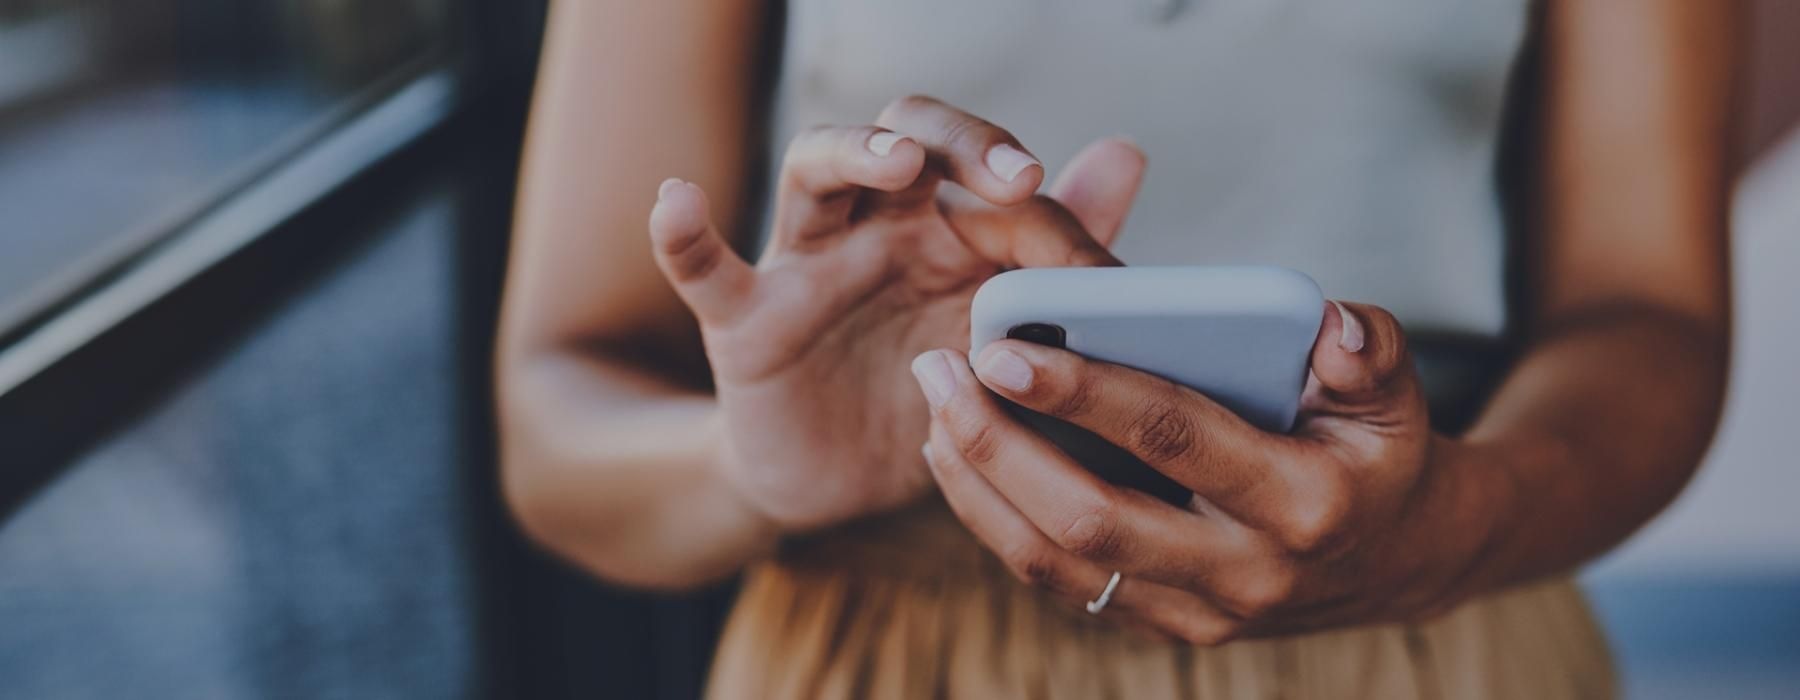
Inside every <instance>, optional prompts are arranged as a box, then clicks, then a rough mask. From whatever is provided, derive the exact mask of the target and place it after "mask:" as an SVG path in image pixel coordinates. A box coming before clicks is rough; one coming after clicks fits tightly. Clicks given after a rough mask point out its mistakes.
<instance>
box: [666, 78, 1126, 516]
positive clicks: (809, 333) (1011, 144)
mask: <svg viewBox="0 0 1800 700" xmlns="http://www.w3.org/2000/svg"><path fill="white" fill-rule="evenodd" d="M1143 167H1144V159H1143V155H1142V154H1141V153H1139V152H1138V151H1137V150H1136V149H1135V147H1133V146H1131V145H1129V144H1128V143H1125V142H1123V141H1118V140H1106V141H1101V142H1098V143H1096V144H1094V145H1093V146H1090V147H1089V148H1088V149H1087V150H1085V151H1083V152H1082V154H1081V155H1078V156H1077V157H1076V158H1075V160H1074V161H1073V162H1072V163H1071V164H1070V165H1069V166H1068V169H1067V171H1066V172H1065V173H1064V174H1063V176H1062V177H1061V178H1060V179H1059V180H1058V182H1057V184H1056V185H1054V186H1052V188H1051V189H1050V195H1049V196H1039V195H1036V194H1035V192H1036V191H1037V189H1038V186H1039V184H1040V183H1041V182H1042V181H1043V178H1044V170H1043V166H1042V165H1040V164H1039V163H1038V162H1037V160H1036V159H1035V158H1033V157H1032V156H1030V155H1029V154H1028V153H1027V152H1026V151H1025V149H1024V147H1023V146H1021V145H1020V144H1019V142H1018V141H1017V140H1016V139H1014V138H1013V136H1012V135H1011V134H1009V133H1007V132H1006V131H1005V130H1002V129H1000V128H999V127H996V126H994V125H993V124H989V123H988V122H985V121H983V120H981V119H978V118H976V117H973V116H971V115H968V114H966V113H963V112H961V111H958V110H956V109H954V108H952V107H949V106H948V105H945V104H943V103H940V102H938V101H936V100H932V99H929V98H922V97H910V98H905V99H902V100H899V101H897V102H895V103H893V104H892V105H891V106H889V107H888V108H887V109H886V110H884V111H883V112H882V114H881V116H880V118H879V119H878V120H877V122H876V124H875V125H873V126H860V127H829V128H818V129H814V130H811V131H808V132H806V133H804V134H801V135H800V136H799V137H797V138H796V139H795V140H794V141H793V143H792V144H791V145H790V146H789V148H788V151H787V156H786V159H785V161H784V164H783V167H782V172H781V175H780V179H779V182H778V191H777V201H776V211H775V230H774V231H773V233H772V236H771V239H770V242H769V244H768V247H767V249H766V250H765V251H764V253H763V255H762V258H761V259H760V260H759V261H758V262H757V264H756V266H755V267H754V268H752V267H751V266H750V265H748V264H747V263H745V261H744V260H742V259H740V258H739V257H738V256H737V255H736V254H735V253H734V252H733V251H732V250H731V249H730V248H729V247H727V245H726V244H725V241H724V239H723V238H721V236H720V235H719V233H718V231H717V229H716V228H714V226H713V224H712V223H711V221H710V215H709V213H708V203H707V200H706V197H705V195H704V193H702V192H701V191H700V189H699V188H698V187H696V186H694V185H692V184H689V183H684V182H682V181H679V180H670V181H668V182H665V183H664V184H663V186H662V188H661V191H660V192H659V195H658V202H657V205H656V208H655V210H654V211H653V213H652V214H651V219H650V232H651V237H652V239H653V243H654V249H655V253H656V260H657V263H658V265H659V266H660V267H661V268H662V270H663V272H664V274H665V276H667V277H668V279H669V280H670V282H671V283H672V284H673V285H674V287H675V290H676V292H677V293H678V294H679V295H680V296H681V298H682V300H683V301H684V302H686V303H687V305H688V306H689V307H690V308H691V309H692V310H693V312H694V315H695V317H696V318H697V319H698V320H699V323H700V329H701V334H702V337H703V339H704V341H705V345H706V353H707V357H708V359H709V361H710V363H711V367H712V371H713V377H714V382H715V389H716V392H717V396H718V401H719V406H720V414H721V420H722V423H723V425H722V428H723V444H722V446H721V450H720V455H719V467H720V469H721V472H722V474H723V476H724V478H725V479H726V480H727V481H729V482H730V483H731V484H733V485H734V486H735V487H736V489H737V491H738V492H739V493H740V494H741V495H742V496H744V497H745V499H746V500H747V501H748V503H749V504H751V506H752V507H753V508H755V509H756V510H758V511H760V512H761V513H762V514H764V515H766V516H768V518H769V519H771V520H772V521H774V523H775V524H776V525H777V526H779V527H781V528H783V529H788V530H793V529H803V528H813V527H818V526H822V525H826V524H830V523H833V522H837V521H841V520H845V519H848V518H851V517H854V516H857V515H861V514H865V513H870V512H874V511H879V510H883V509H887V508H891V507H894V506H898V505H900V504H903V503H905V502H907V501H909V500H911V499H913V498H914V497H916V496H918V495H919V494H921V493H923V492H925V491H926V490H928V489H929V487H930V484H931V479H930V477H929V476H928V475H927V473H926V469H925V466H924V463H923V461H922V460H921V459H920V458H919V457H918V453H917V451H916V447H915V446H916V445H918V444H920V442H922V441H923V440H925V438H926V436H927V433H926V415H925V412H924V410H923V408H924V406H923V404H922V403H921V402H920V400H919V397H918V394H917V391H916V390H915V389H914V388H913V387H912V386H910V381H909V380H908V378H907V372H906V365H907V362H908V360H910V359H911V358H912V357H913V356H914V355H916V354H917V353H918V352H919V351H921V350H924V349H926V348H931V347H941V346H945V345H966V344H967V342H968V327H969V321H968V306H969V299H970V297H971V296H972V295H973V294H974V291H975V289H976V288H977V287H978V286H980V284H981V283H982V282H983V281H985V280H987V278H989V277H991V276H993V275H994V274H996V273H998V272H999V271H1000V270H1002V269H1004V268H1006V267H1023V266H1055V265H1113V264H1117V260H1116V259H1114V258H1113V257H1112V255H1110V254H1109V253H1107V252H1106V249H1105V242H1106V241H1108V240H1110V239H1111V237H1112V236H1113V234H1114V233H1115V232H1116V231H1117V230H1118V228H1119V226H1120V224H1121V223H1122V222H1123V220H1124V217H1125V214H1126V211H1127V210H1128V209H1129V207H1130V203H1131V199H1132V197H1133V196H1135V194H1136V190H1137V185H1138V183H1139V181H1140V180H1141V178H1142V174H1143ZM946 180H947V181H949V182H952V183H955V184H956V185H959V186H960V189H946V188H940V187H939V185H940V183H941V182H943V181H946ZM971 195H972V196H971Z"/></svg>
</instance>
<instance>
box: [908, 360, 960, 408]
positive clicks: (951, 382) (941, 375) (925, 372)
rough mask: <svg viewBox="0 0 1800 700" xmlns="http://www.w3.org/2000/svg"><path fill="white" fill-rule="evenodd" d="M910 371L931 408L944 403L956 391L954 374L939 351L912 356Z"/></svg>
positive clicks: (947, 361)
mask: <svg viewBox="0 0 1800 700" xmlns="http://www.w3.org/2000/svg"><path fill="white" fill-rule="evenodd" d="M912 373H913V377H914V378H916V379H918V380H919V389H920V390H921V391H923V392H925V400H926V401H927V402H929V403H930V404H931V407H932V408H937V407H939V406H942V405H944V402H945V401H949V400H950V394H952V393H954V392H955V391H956V375H954V374H952V373H951V372H950V361H949V360H946V359H944V353H943V352H941V351H937V350H933V351H931V352H927V353H925V354H923V355H920V356H918V357H915V358H913V363H912Z"/></svg>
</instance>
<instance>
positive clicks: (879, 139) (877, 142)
mask: <svg viewBox="0 0 1800 700" xmlns="http://www.w3.org/2000/svg"><path fill="white" fill-rule="evenodd" d="M904 138H906V137H905V136H901V135H899V134H896V133H894V132H892V131H877V132H875V135H874V136H870V137H869V143H868V146H869V152H870V153H873V154H875V155H878V156H885V155H887V154H889V153H893V152H894V144H896V143H900V140H901V139H904Z"/></svg>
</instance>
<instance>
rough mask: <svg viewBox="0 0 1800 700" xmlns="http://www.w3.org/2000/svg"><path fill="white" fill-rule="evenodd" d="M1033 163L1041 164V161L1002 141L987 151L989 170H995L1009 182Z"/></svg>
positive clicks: (1001, 177)
mask: <svg viewBox="0 0 1800 700" xmlns="http://www.w3.org/2000/svg"><path fill="white" fill-rule="evenodd" d="M1033 165H1040V163H1038V161H1037V159H1036V158H1033V157H1031V156H1029V155H1026V154H1025V152H1024V151H1021V150H1019V149H1017V148H1013V147H1012V145H1011V144H1005V143H1002V144H999V145H996V146H994V147H993V148H990V149H988V152H987V166H988V170H992V171H994V174H995V175H998V176H999V177H1000V179H1002V180H1005V181H1007V182H1012V181H1013V180H1014V179H1016V178H1018V177H1019V173H1022V172H1025V169H1026V168H1029V167H1031V166H1033Z"/></svg>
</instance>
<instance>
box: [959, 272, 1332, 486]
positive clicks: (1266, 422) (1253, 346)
mask: <svg viewBox="0 0 1800 700" xmlns="http://www.w3.org/2000/svg"><path fill="white" fill-rule="evenodd" d="M1324 309H1325V299H1324V295H1323V294H1321V293H1320V291H1319V285H1318V284H1317V283H1315V282H1313V280H1312V278H1310V277H1307V276H1306V275H1305V274H1302V273H1300V272H1296V271H1294V270H1289V269H1286V268H1280V267H1269V266H1243V267H1237V266H1231V267H1225V266H1220V267H1059V268H1032V269H1025V270H1013V271H1010V272H1006V273H1002V274H1000V275H997V276H995V277H994V278H993V279H990V280H988V281H987V283H986V284H983V285H982V286H981V289H980V290H978V291H976V293H975V299H974V301H973V304H972V308H971V309H970V311H969V317H970V330H969V342H970V352H969V356H970V357H971V358H973V357H976V356H977V355H979V353H980V352H981V349H982V348H983V347H985V346H986V345H987V344H988V343H991V342H994V341H996V340H1000V339H1002V338H1006V337H1008V334H1009V333H1010V332H1012V331H1014V329H1021V328H1027V327H1030V326H1033V325H1041V324H1050V325H1052V326H1056V327H1060V328H1061V330H1062V336H1063V339H1062V345H1063V347H1066V348H1067V349H1069V350H1070V351H1073V352H1076V353H1079V354H1081V355H1083V356H1085V357H1088V358H1091V359H1095V360H1102V361H1105V362H1111V363H1114V364H1119V365H1124V366H1127V367H1131V368H1134V369H1138V370H1142V371H1145V372H1148V373H1151V374H1154V375H1157V376H1159V377H1162V378H1164V379H1168V380H1170V381H1173V382H1176V383H1178V384H1182V385H1185V386H1187V387H1189V388H1192V389H1195V390H1197V391H1199V392H1200V393H1202V394H1205V395H1207V396H1208V397H1211V398H1212V399H1213V400H1214V401H1218V402H1219V403H1220V404H1222V405H1224V406H1225V407H1226V408H1229V409H1231V410H1232V411H1235V412H1236V413H1237V414H1238V415H1240V416H1243V417H1244V419H1245V420H1247V421H1249V422H1250V423H1251V424H1252V425H1255V426H1257V427H1259V428H1262V429H1263V430H1268V431H1271V432H1287V431H1288V430H1290V429H1292V428H1293V425H1294V418H1295V415H1296V414H1297V413H1298V411H1299V408H1300V393H1301V391H1302V390H1303V389H1305V387H1306V374H1307V367H1308V358H1309V357H1310V355H1311V352H1312V346H1313V341H1314V339H1315V338H1316V337H1317V336H1318V333H1319V324H1320V322H1321V321H1322V320H1323V319H1324ZM1014 408H1015V409H1017V407H1014ZM1016 412H1017V413H1019V414H1020V417H1021V418H1022V419H1024V420H1026V421H1027V422H1028V423H1030V424H1031V425H1032V426H1033V427H1036V428H1037V429H1038V430H1039V431H1041V432H1043V433H1044V434H1045V435H1047V436H1048V437H1050V438H1051V439H1052V440H1053V441H1055V442H1056V443H1057V445H1058V446H1059V447H1061V448H1062V449H1063V450H1064V451H1065V452H1067V453H1068V454H1069V455H1070V456H1072V457H1074V458H1075V459H1077V460H1078V461H1080V462H1082V463H1083V464H1086V465H1088V467H1089V468H1090V469H1093V470H1094V471H1096V472H1099V473H1100V474H1102V475H1103V476H1105V477H1106V478H1107V479H1108V480H1110V481H1113V482H1114V483H1120V484H1124V485H1128V486H1132V487H1134V488H1138V489H1141V490H1144V491H1146V492H1149V493H1152V494H1155V495H1157V496H1158V497H1161V498H1163V499H1164V500H1168V501H1170V502H1173V503H1181V502H1184V501H1185V499H1186V498H1187V497H1188V493H1187V491H1186V489H1185V488H1183V487H1181V486H1180V485H1178V484H1175V483H1174V482H1173V481H1171V480H1169V479H1167V477H1164V476H1162V475H1161V474H1158V473H1156V472H1155V470H1153V469H1151V468H1150V467H1149V466H1148V465H1145V464H1143V463H1142V462H1141V461H1139V460H1137V459H1136V458H1135V457H1132V456H1131V455H1129V454H1128V453H1126V452H1124V451H1123V450H1120V449H1118V448H1117V447H1115V446H1112V445H1110V444H1109V443H1106V442H1105V441H1103V440H1100V439H1099V438H1098V437H1097V436H1094V435H1093V434H1091V433H1088V432H1086V431H1084V430H1081V429H1079V428H1076V427H1075V426H1072V425H1069V424H1067V423H1063V422H1061V421H1057V420H1055V419H1053V418H1050V417H1048V416H1042V415H1039V414H1036V413H1032V412H1029V411H1024V410H1023V409H1017V410H1016Z"/></svg>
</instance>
